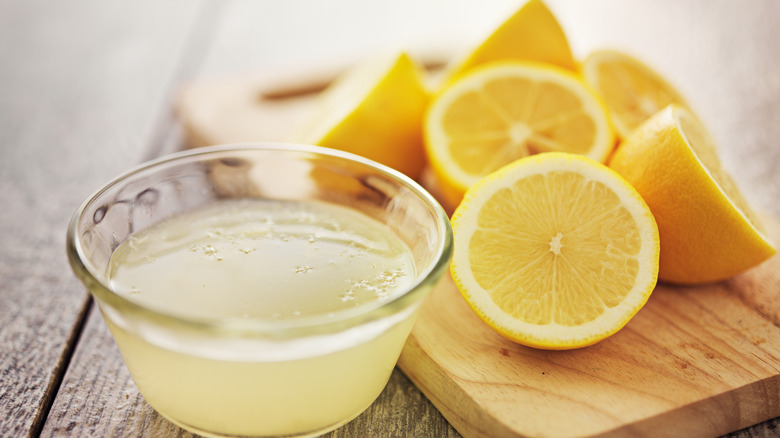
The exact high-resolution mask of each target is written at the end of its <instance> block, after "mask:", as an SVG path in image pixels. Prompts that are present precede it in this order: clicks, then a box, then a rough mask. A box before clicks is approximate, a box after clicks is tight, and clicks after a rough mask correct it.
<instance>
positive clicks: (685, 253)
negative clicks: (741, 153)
mask: <svg viewBox="0 0 780 438" xmlns="http://www.w3.org/2000/svg"><path fill="white" fill-rule="evenodd" d="M609 166H610V167H611V168H612V169H614V170H615V171H617V172H618V173H620V174H621V175H622V176H623V177H624V178H626V179H627V180H628V181H629V182H630V183H631V184H632V185H633V186H634V187H636V189H637V191H638V192H639V193H640V194H641V195H642V197H643V198H644V199H645V201H646V202H647V204H648V206H649V207H650V209H651V211H652V212H653V214H654V215H655V218H656V221H657V223H658V228H659V230H660V233H661V258H660V268H659V278H660V279H661V280H664V281H668V282H673V283H683V284H697V283H707V282H713V281H719V280H724V279H726V278H729V277H731V276H733V275H736V274H738V273H740V272H743V271H745V270H747V269H749V268H751V267H753V266H755V265H758V264H759V263H761V262H763V261H764V260H766V259H768V258H769V257H771V256H772V255H774V254H775V253H776V249H775V247H774V246H773V244H772V242H770V241H769V239H768V238H767V236H766V234H765V233H764V232H763V230H762V226H761V223H760V220H759V219H758V217H757V215H756V214H755V213H754V212H753V211H752V209H751V208H750V206H749V205H748V202H747V201H746V200H745V198H744V197H743V196H742V194H741V193H740V191H739V189H738V187H737V186H736V184H735V183H734V181H733V180H732V179H731V177H730V176H729V175H728V173H727V172H726V171H725V170H724V168H723V166H722V164H721V162H720V160H719V158H718V154H717V149H716V147H715V144H714V142H713V140H712V138H711V137H710V136H709V134H708V133H707V131H706V130H705V128H704V127H703V125H702V124H701V123H700V122H699V121H698V119H696V117H695V116H693V114H691V113H690V111H688V110H686V109H685V108H683V107H680V106H677V105H674V104H672V105H670V106H668V107H667V108H666V109H664V110H662V111H660V112H659V113H658V114H656V115H654V116H653V117H651V118H650V119H649V120H647V121H646V122H645V123H643V124H642V125H640V126H639V128H637V129H636V131H635V132H634V133H633V134H632V135H631V136H629V137H628V138H627V139H626V140H624V141H623V142H622V143H621V145H620V146H619V147H618V149H617V150H616V151H615V154H614V155H613V157H612V158H611V160H610V163H609Z"/></svg>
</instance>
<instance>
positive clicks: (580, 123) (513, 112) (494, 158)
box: [424, 62, 615, 207]
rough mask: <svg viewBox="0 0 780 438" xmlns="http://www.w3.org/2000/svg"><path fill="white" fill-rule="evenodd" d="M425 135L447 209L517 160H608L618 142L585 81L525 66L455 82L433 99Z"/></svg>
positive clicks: (506, 66) (491, 69)
mask: <svg viewBox="0 0 780 438" xmlns="http://www.w3.org/2000/svg"><path fill="white" fill-rule="evenodd" d="M424 133H425V146H426V151H427V153H428V158H429V160H430V162H431V167H432V169H433V171H434V174H435V175H436V176H437V177H438V178H437V183H438V185H439V186H440V187H439V189H440V192H441V194H442V196H443V197H444V201H445V203H446V204H449V205H448V206H455V205H457V203H458V202H459V201H460V199H461V198H462V196H463V193H464V192H465V191H466V189H468V188H469V187H471V186H472V185H473V184H475V183H476V182H477V181H479V180H480V179H482V177H484V176H485V175H487V174H489V173H490V172H493V171H495V170H497V169H499V168H500V167H502V166H504V165H506V164H509V163H510V162H512V161H514V160H517V159H518V158H522V157H525V156H528V155H532V154H536V153H539V152H550V151H559V152H572V153H578V154H582V155H586V156H588V157H590V158H592V159H594V160H597V161H604V160H606V159H607V157H608V156H609V154H610V152H611V151H612V148H613V146H614V141H615V139H614V134H613V132H612V128H611V126H610V122H609V118H608V116H607V112H606V108H605V107H604V105H603V104H602V102H601V100H600V99H599V97H598V96H597V95H596V94H595V92H593V91H592V90H591V89H590V88H589V87H588V86H587V85H586V84H585V83H584V82H583V81H582V80H581V78H580V77H578V76H576V75H575V74H573V73H571V72H569V71H567V70H564V69H561V68H558V67H554V66H550V65H544V64H539V63H527V62H501V63H493V64H487V65H485V66H482V67H479V68H477V69H475V70H474V71H473V72H472V73H469V74H468V75H466V76H464V77H463V78H461V79H459V80H458V81H456V82H455V83H453V85H452V86H450V87H449V88H447V89H446V90H444V91H443V92H442V93H441V94H439V95H438V96H435V97H434V99H433V100H432V102H431V105H430V107H429V108H428V112H427V113H426V118H425V124H424ZM446 206H447V205H445V207H446Z"/></svg>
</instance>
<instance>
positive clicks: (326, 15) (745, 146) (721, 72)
mask: <svg viewBox="0 0 780 438" xmlns="http://www.w3.org/2000/svg"><path fill="white" fill-rule="evenodd" d="M418 3H419V4H418ZM423 3H424V4H423ZM520 3H522V0H518V1H509V0H503V1H496V2H493V3H490V5H487V2H481V1H478V0H458V1H446V0H436V1H428V2H415V1H413V0H408V1H399V2H381V3H380V2H360V1H358V0H332V1H328V2H311V1H309V2H307V1H305V0H295V1H288V2H280V1H270V0H264V1H238V0H233V1H216V0H213V1H212V0H168V1H164V2H160V1H153V0H138V1H134V2H117V1H105V0H102V1H101V0H73V1H69V2H53V1H49V2H44V1H40V0H31V1H21V0H19V1H13V0H6V1H2V2H0V148H1V149H0V152H2V155H0V201H1V203H0V248H2V249H3V254H2V256H0V436H3V437H5V436H8V437H17V436H25V435H33V436H38V435H43V436H78V437H81V436H155V437H158V436H161V437H166V436H189V435H190V434H189V433H187V432H184V431H183V430H181V429H179V428H178V427H176V426H174V425H173V424H171V423H169V422H168V421H167V420H165V419H163V418H162V417H160V416H159V415H157V414H156V413H155V411H154V410H152V408H151V407H150V406H149V405H148V404H147V403H146V402H145V401H144V399H143V397H142V396H141V395H140V394H139V393H138V390H137V389H136V387H135V385H134V384H133V382H132V381H131V379H130V377H129V374H128V372H127V369H126V368H125V366H124V364H123V362H122V360H121V357H120V355H119V352H118V351H117V349H116V346H115V344H114V342H113V340H112V339H111V336H110V335H109V333H108V331H107V329H106V326H105V324H104V323H103V321H102V319H101V317H100V314H99V312H98V311H96V308H95V306H94V303H93V302H92V301H91V300H90V298H89V296H88V294H87V293H86V292H85V290H84V288H83V287H82V286H81V284H80V283H79V282H78V281H77V280H76V278H75V276H73V274H72V273H71V271H70V268H69V266H68V263H67V260H66V256H65V229H66V226H67V223H68V221H69V219H70V215H71V214H72V213H73V211H74V210H75V209H76V207H77V206H78V204H79V203H80V202H81V201H82V200H83V199H84V198H86V197H87V196H88V195H89V194H90V193H91V192H92V191H94V190H95V189H97V188H98V186H100V185H101V184H102V183H104V182H105V181H107V180H108V179H110V178H111V177H113V176H115V175H116V174H118V173H120V172H122V171H124V170H126V169H127V168H128V167H130V166H132V165H134V164H137V163H140V162H142V161H144V160H146V159H149V158H152V157H154V156H158V155H160V154H162V153H165V152H169V151H173V150H175V149H178V148H180V145H181V140H182V139H181V130H180V127H179V126H178V124H177V121H176V118H175V116H174V114H173V113H172V110H171V108H172V101H173V99H174V98H175V96H176V92H177V90H178V89H179V87H180V86H181V84H182V83H184V82H185V81H189V80H195V79H198V78H202V77H207V76H210V75H213V74H217V73H230V72H236V71H246V70H253V69H254V70H257V71H261V70H263V69H268V68H276V67H278V66H288V67H289V66H291V65H300V66H305V65H307V63H310V62H315V61H318V62H319V61H323V60H332V59H349V58H350V57H352V58H353V59H354V58H355V57H358V56H362V55H364V54H366V53H368V52H370V51H372V50H373V49H374V48H377V47H380V46H387V45H389V44H392V43H401V44H407V45H414V44H417V45H423V44H428V45H432V46H436V45H442V46H447V47H453V46H454V45H458V44H461V43H464V42H467V41H476V38H478V37H479V35H481V34H483V33H484V32H485V31H486V30H487V29H489V28H490V27H491V26H492V25H493V24H495V23H496V22H498V21H499V20H500V19H501V17H503V16H505V15H506V13H507V12H509V11H512V10H514V9H515V8H517V7H518V6H519V4H520ZM549 5H550V7H551V9H552V10H553V11H554V12H555V13H556V15H557V16H558V18H559V19H560V21H561V23H562V25H563V27H564V29H565V30H566V32H567V33H568V35H569V38H570V39H571V43H572V48H573V50H574V52H575V55H577V56H580V57H582V56H584V55H586V54H587V52H588V51H590V50H591V49H593V48H597V47H605V46H608V47H614V48H618V49H623V50H626V51H629V52H632V53H634V54H636V55H637V56H638V57H640V58H642V59H644V60H645V61H646V62H647V63H648V64H650V65H652V66H654V67H656V69H657V70H659V71H660V72H661V73H663V74H664V75H665V76H667V77H668V78H669V79H670V81H671V82H672V83H674V84H676V85H677V86H678V87H679V88H680V89H681V90H682V91H683V93H684V94H685V95H686V96H687V97H688V99H689V101H690V103H691V105H692V106H693V108H694V109H695V110H696V111H697V112H698V114H699V116H700V117H701V118H702V119H703V120H704V122H705V123H706V124H707V125H708V126H709V127H710V130H711V131H712V133H713V136H714V137H715V138H716V140H717V141H718V143H719V144H720V146H721V156H722V158H723V160H724V163H725V166H726V168H727V169H728V170H730V171H731V172H732V173H733V174H734V176H735V178H736V180H737V182H738V183H739V184H740V185H741V186H742V187H743V190H744V191H745V193H746V195H747V197H748V199H749V200H750V201H751V202H752V203H753V204H754V205H755V206H756V207H757V209H759V210H761V211H764V212H766V213H768V214H771V215H774V216H775V217H780V203H778V202H777V200H778V199H780V175H778V170H777V169H778V168H780V143H779V142H780V140H778V139H780V2H778V1H776V0H741V1H736V0H735V1H732V0H717V1H709V0H695V1H694V0H686V1H682V2H678V1H672V0H665V1H659V2H639V1H629V2H626V1H622V0H594V1H589V2H581V1H579V0H558V1H556V0H549ZM778 292H780V291H778ZM776 399H777V397H775V400H776ZM778 427H780V419H775V420H770V421H768V422H765V423H761V424H758V425H755V426H753V427H750V428H748V429H745V430H741V431H736V432H734V433H733V434H731V435H730V436H734V437H769V436H780V432H778V431H780V429H778ZM328 436H333V437H336V436H349V437H352V436H372V437H400V436H419V437H457V436H459V434H458V432H457V431H456V430H455V429H453V428H452V427H451V426H450V425H449V424H448V423H447V422H446V420H445V419H444V418H443V417H442V416H441V415H440V414H439V412H438V411H437V410H436V409H435V408H434V407H433V405H432V404H431V403H430V402H429V401H428V400H427V399H426V398H425V397H424V396H423V395H422V394H421V393H420V391H419V390H417V388H415V387H414V386H413V385H412V384H411V383H410V382H409V380H408V379H407V378H406V377H405V376H404V375H403V374H402V373H401V372H400V371H396V372H394V374H393V376H392V378H391V380H390V383H389V384H388V386H387V388H386V390H385V391H384V392H383V393H382V395H381V396H380V398H379V399H378V400H377V402H376V403H374V404H373V406H371V408H369V409H368V410H367V411H366V412H365V413H364V414H363V415H361V416H360V417H358V418H357V419H356V420H354V421H353V422H352V423H350V424H348V425H347V426H345V427H343V428H341V429H339V430H337V431H335V432H332V433H331V434H329V435H328Z"/></svg>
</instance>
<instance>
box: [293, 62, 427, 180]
mask: <svg viewBox="0 0 780 438" xmlns="http://www.w3.org/2000/svg"><path fill="white" fill-rule="evenodd" d="M429 97H430V95H429V93H428V90H427V88H426V86H425V84H424V77H423V72H422V68H421V67H420V66H419V65H418V64H417V63H416V62H415V61H414V60H413V59H412V58H411V57H410V56H409V55H407V54H406V53H390V54H382V55H380V56H378V57H376V58H368V59H366V60H364V61H363V62H361V63H359V64H357V65H355V66H354V67H353V68H352V69H350V70H349V71H347V72H346V73H344V74H343V75H342V76H340V77H339V78H338V79H337V80H336V81H335V82H334V83H333V84H331V85H330V86H329V87H328V88H327V89H326V90H325V91H324V92H323V93H322V94H321V95H320V97H319V99H318V102H317V104H316V105H315V108H314V109H313V110H312V111H311V113H310V114H309V115H308V117H306V118H305V119H304V121H303V122H302V123H301V125H300V126H299V127H298V129H297V130H296V131H295V132H294V133H293V134H292V135H291V138H290V140H292V141H295V142H301V143H308V144H315V145H319V146H325V147H330V148H334V149H341V150H344V151H347V152H351V153H353V154H357V155H361V156H363V157H366V158H369V159H371V160H374V161H377V162H379V163H382V164H384V165H386V166H390V167H392V168H394V169H396V170H398V171H400V172H403V173H405V174H406V175H408V176H409V177H411V178H417V177H418V176H419V175H420V172H421V171H422V169H423V167H424V165H425V152H424V149H423V139H422V120H423V114H424V113H425V108H426V107H427V105H428V101H429Z"/></svg>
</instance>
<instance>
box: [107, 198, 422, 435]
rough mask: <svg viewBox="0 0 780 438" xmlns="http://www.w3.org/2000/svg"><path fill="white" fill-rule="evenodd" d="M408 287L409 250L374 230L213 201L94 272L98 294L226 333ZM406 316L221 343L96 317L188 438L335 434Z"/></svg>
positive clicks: (364, 395) (372, 223) (279, 204)
mask: <svg viewBox="0 0 780 438" xmlns="http://www.w3.org/2000/svg"><path fill="white" fill-rule="evenodd" d="M415 277H416V273H415V266H414V261H413V259H412V254H411V251H410V250H409V248H408V247H407V246H406V245H405V244H404V243H403V242H402V241H401V240H400V238H399V237H398V236H396V234H395V233H393V232H392V230H390V229H389V228H388V227H387V226H386V225H384V224H382V223H380V222H378V221H376V220H374V219H371V218H369V217H368V216H365V215H363V214H361V213H359V212H357V211H355V210H351V209H348V208H346V207H340V206H335V205H332V204H325V203H320V202H292V201H261V200H242V201H225V202H223V203H219V204H217V205H214V206H211V207H208V208H206V209H203V210H200V211H196V212H193V213H188V214H184V215H180V216H176V217H173V218H171V219H169V220H167V221H165V222H162V223H160V224H157V225H155V226H153V227H151V228H149V229H146V230H143V231H141V232H139V233H137V234H135V235H133V236H131V238H130V239H129V240H127V241H126V242H124V243H123V244H122V245H121V246H120V247H119V248H117V250H116V251H115V252H114V255H113V256H112V259H111V263H110V266H109V269H108V278H109V281H110V284H111V288H112V290H114V291H115V292H116V293H118V294H122V295H124V296H125V297H127V298H128V299H130V300H131V301H134V302H137V303H140V304H142V305H144V306H145V307H149V308H153V309H157V310H162V311H165V312H166V313H171V314H175V315H177V316H181V317H183V318H188V319H199V320H210V321H239V322H240V321H242V320H258V319H260V320H265V321H282V322H289V321H294V320H300V319H305V318H310V317H320V318H324V319H325V320H328V319H329V318H334V319H335V318H337V317H338V314H339V312H341V311H344V310H345V309H349V308H351V307H356V306H362V305H371V304H372V303H376V302H377V301H382V300H388V299H391V298H393V297H394V296H396V294H398V293H401V292H403V291H405V290H407V289H408V287H409V286H410V285H411V284H412V283H413V282H414V280H415ZM413 310H414V309H412V310H410V311H407V312H404V313H403V314H401V315H392V316H388V317H386V318H383V319H381V320H378V321H374V322H371V323H368V324H366V325H363V326H359V327H354V328H352V329H350V330H346V331H345V332H339V333H331V334H325V333H323V334H319V335H317V336H314V337H310V338H307V339H295V340H269V339H251V338H242V339H239V340H231V341H225V342H223V341H222V340H220V339H216V340H215V339H212V340H204V339H197V336H193V335H191V334H190V335H184V334H182V335H181V336H180V337H179V336H178V335H177V334H175V333H173V334H172V333H165V330H164V329H163V330H158V329H144V328H143V327H140V328H139V327H137V326H136V325H135V324H128V323H127V322H124V323H123V322H121V321H119V319H117V321H114V319H115V318H118V317H116V316H113V315H112V314H111V312H105V311H104V316H106V318H105V319H106V321H107V323H108V326H109V328H110V329H111V331H112V333H113V334H114V337H115V339H116V341H117V344H118V346H119V348H120V351H121V352H122V355H123V356H124V359H125V362H126V363H127V366H128V369H129V370H130V372H131V374H132V376H133V379H134V381H135V382H136V384H137V386H138V388H139V390H140V391H141V393H142V394H143V395H144V398H145V399H146V400H147V401H148V402H149V404H151V405H152V406H153V407H154V408H155V409H156V410H157V411H158V412H160V413H161V414H163V415H165V416H166V417H168V418H169V419H171V420H173V421H174V422H176V423H178V424H180V425H182V426H184V427H186V428H189V429H191V430H194V431H196V432H199V433H206V434H209V433H216V434H225V435H294V434H304V433H318V432H322V431H325V430H328V429H330V428H333V427H336V426H338V425H340V424H343V423H344V422H346V421H348V420H350V419H352V418H354V417H355V416H357V415H358V414H359V413H360V412H362V411H363V410H364V409H365V408H366V407H368V405H370V404H371V403H372V402H373V401H374V399H375V398H376V397H377V395H378V394H379V393H380V392H381V391H382V389H383V388H384V386H385V384H386V383H387V380H388V378H389V376H390V373H391V372H392V369H393V367H394V366H395V363H396V361H397V359H398V356H399V354H400V351H401V348H402V346H403V343H404V341H405V339H406V337H407V335H408V333H409V331H410V330H411V326H412V323H413V318H412V314H413ZM212 336H213V335H212ZM231 342H232V344H231ZM231 345H233V346H231Z"/></svg>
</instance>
